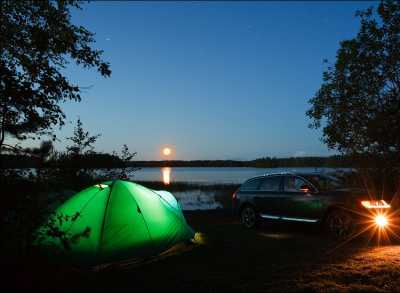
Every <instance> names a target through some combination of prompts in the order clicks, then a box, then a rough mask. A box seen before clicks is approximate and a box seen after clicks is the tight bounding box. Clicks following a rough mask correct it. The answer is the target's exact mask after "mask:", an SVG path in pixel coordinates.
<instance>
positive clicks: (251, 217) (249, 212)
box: [240, 205, 258, 229]
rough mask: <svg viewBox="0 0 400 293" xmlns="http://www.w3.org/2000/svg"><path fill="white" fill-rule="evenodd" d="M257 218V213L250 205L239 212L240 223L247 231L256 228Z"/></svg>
mask: <svg viewBox="0 0 400 293" xmlns="http://www.w3.org/2000/svg"><path fill="white" fill-rule="evenodd" d="M257 217H258V216H257V212H256V211H255V209H254V208H253V207H252V206H250V205H247V206H245V207H244V208H243V209H242V211H241V212H240V222H241V223H242V224H243V226H245V227H246V228H248V229H251V228H254V227H256V226H257Z"/></svg>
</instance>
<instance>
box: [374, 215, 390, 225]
mask: <svg viewBox="0 0 400 293" xmlns="http://www.w3.org/2000/svg"><path fill="white" fill-rule="evenodd" d="M388 223H389V221H388V218H387V217H386V216H385V215H377V216H375V224H376V225H377V226H378V227H379V228H385V226H386V225H387V224H388Z"/></svg>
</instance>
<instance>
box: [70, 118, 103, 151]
mask: <svg viewBox="0 0 400 293" xmlns="http://www.w3.org/2000/svg"><path fill="white" fill-rule="evenodd" d="M100 136H101V135H100V134H96V135H90V134H89V131H85V130H84V129H83V124H82V121H81V119H80V118H78V120H77V121H76V126H75V128H74V134H73V136H71V137H67V139H68V140H70V141H72V142H73V145H71V146H68V147H67V152H68V153H69V154H71V155H75V156H79V155H84V154H90V153H92V152H93V149H94V147H93V144H94V143H95V142H96V140H97V139H98V138H99V137H100Z"/></svg>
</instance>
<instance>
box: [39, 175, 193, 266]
mask: <svg viewBox="0 0 400 293" xmlns="http://www.w3.org/2000/svg"><path fill="white" fill-rule="evenodd" d="M55 216H56V219H62V218H64V219H65V217H68V219H67V220H66V221H65V220H64V221H58V220H57V221H55V225H56V226H57V229H59V230H60V231H63V232H64V233H66V235H67V239H72V241H69V245H68V247H69V248H68V249H66V247H65V243H63V242H62V240H60V238H59V237H53V236H50V235H49V236H47V237H45V238H44V239H43V240H42V241H41V244H42V245H45V246H52V247H56V248H58V250H61V251H63V255H64V256H66V257H67V258H68V259H69V260H73V261H79V262H81V263H88V264H93V265H95V264H100V263H109V262H114V261H119V260H124V259H136V258H137V259H140V258H145V257H149V256H154V255H157V254H159V253H162V252H163V251H165V250H167V249H168V248H170V247H172V246H173V245H175V244H177V243H178V242H181V241H187V240H189V239H191V238H193V236H194V231H193V230H192V229H191V228H190V227H189V225H188V224H187V223H186V220H185V218H184V216H183V213H182V211H181V209H180V206H179V204H178V202H177V201H176V199H175V198H174V196H173V195H172V194H170V193H168V192H159V191H157V192H155V191H153V190H151V189H148V188H146V187H144V186H141V185H139V184H136V183H133V182H129V181H123V180H116V181H113V182H110V181H108V182H104V183H102V184H98V185H94V186H91V187H89V188H87V189H85V190H83V191H81V192H79V193H77V194H76V195H74V196H73V197H71V198H70V199H69V200H67V201H66V202H65V203H64V204H63V205H61V206H60V207H59V208H58V209H57V210H56V211H55ZM42 229H46V225H45V226H44V228H42Z"/></svg>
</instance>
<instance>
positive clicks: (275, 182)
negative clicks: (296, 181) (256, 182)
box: [259, 176, 281, 191]
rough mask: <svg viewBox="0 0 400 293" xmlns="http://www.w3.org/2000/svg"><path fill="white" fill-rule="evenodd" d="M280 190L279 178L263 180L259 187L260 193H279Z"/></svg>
mask: <svg viewBox="0 0 400 293" xmlns="http://www.w3.org/2000/svg"><path fill="white" fill-rule="evenodd" d="M280 188H281V177H280V176H273V177H269V178H265V179H264V180H263V182H262V183H261V185H260V188H259V189H260V190H261V191H279V190H280Z"/></svg>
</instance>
